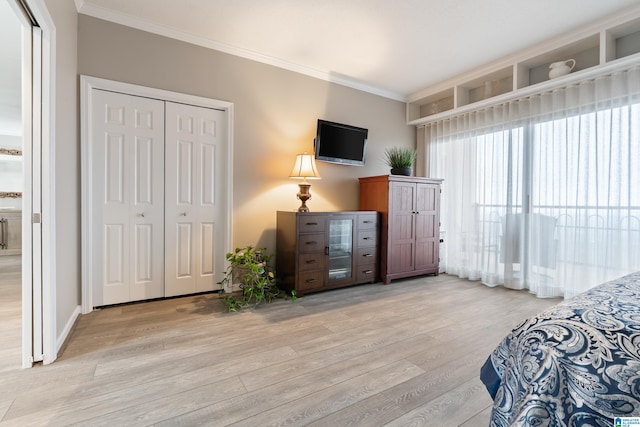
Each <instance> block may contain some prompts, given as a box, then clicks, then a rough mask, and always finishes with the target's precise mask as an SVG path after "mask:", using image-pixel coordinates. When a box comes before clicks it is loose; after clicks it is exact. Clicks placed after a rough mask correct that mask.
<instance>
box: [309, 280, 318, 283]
mask: <svg viewBox="0 0 640 427" xmlns="http://www.w3.org/2000/svg"><path fill="white" fill-rule="evenodd" d="M317 281H318V279H307V283H315V282H317Z"/></svg>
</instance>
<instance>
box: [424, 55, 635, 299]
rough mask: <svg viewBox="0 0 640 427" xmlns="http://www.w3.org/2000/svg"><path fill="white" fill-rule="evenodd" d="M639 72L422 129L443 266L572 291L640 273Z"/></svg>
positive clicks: (508, 282)
mask: <svg viewBox="0 0 640 427" xmlns="http://www.w3.org/2000/svg"><path fill="white" fill-rule="evenodd" d="M636 81H640V68H638V67H636V68H634V69H631V70H627V71H624V72H619V73H615V74H612V75H609V76H603V77H602V78H599V79H595V80H591V81H587V82H584V83H582V84H577V85H574V86H572V87H568V88H561V89H558V90H554V91H549V92H545V93H541V94H539V95H536V96H531V97H529V98H526V99H520V100H514V101H512V102H507V103H504V104H500V105H496V106H493V107H491V108H487V109H483V110H479V111H472V112H470V113H467V114H463V115H460V116H457V117H453V118H451V119H447V120H444V121H442V122H437V123H433V124H430V125H427V127H426V129H425V131H424V135H425V140H424V146H423V148H424V150H425V153H426V157H427V162H428V170H429V171H430V176H432V177H438V178H444V184H443V197H442V215H441V218H442V223H443V228H444V229H445V230H446V231H447V236H448V242H447V243H448V244H447V249H448V254H447V267H446V271H447V272H448V273H451V274H456V275H458V276H460V277H468V278H470V279H474V280H482V281H483V282H484V283H485V284H487V285H490V286H494V285H505V286H507V287H510V288H515V289H530V290H532V291H533V292H535V293H536V294H537V295H539V296H542V297H550V296H559V295H563V296H572V295H575V294H576V293H579V292H582V291H584V290H586V289H588V288H590V287H592V286H595V285H596V284H598V283H602V282H603V281H606V280H610V279H613V278H616V277H619V276H621V275H624V274H626V273H630V272H632V271H635V270H639V269H640V144H638V141H640V88H638V86H639V85H638V83H636Z"/></svg>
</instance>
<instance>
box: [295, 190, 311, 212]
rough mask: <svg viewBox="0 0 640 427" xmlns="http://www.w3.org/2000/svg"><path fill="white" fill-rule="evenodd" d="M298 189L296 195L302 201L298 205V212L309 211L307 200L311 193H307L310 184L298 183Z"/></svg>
mask: <svg viewBox="0 0 640 427" xmlns="http://www.w3.org/2000/svg"><path fill="white" fill-rule="evenodd" d="M298 187H299V188H300V191H299V192H298V194H297V196H298V199H299V200H300V201H301V202H302V204H301V205H300V207H299V208H298V212H309V208H308V207H307V200H309V199H310V198H311V193H309V188H311V184H306V183H302V184H298Z"/></svg>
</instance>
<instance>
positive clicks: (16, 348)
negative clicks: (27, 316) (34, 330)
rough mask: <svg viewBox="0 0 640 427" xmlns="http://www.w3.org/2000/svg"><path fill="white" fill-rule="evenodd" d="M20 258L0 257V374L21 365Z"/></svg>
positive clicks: (11, 256)
mask: <svg viewBox="0 0 640 427" xmlns="http://www.w3.org/2000/svg"><path fill="white" fill-rule="evenodd" d="M20 257H21V256H20V255H5V256H0V342H1V343H2V346H0V373H1V372H6V371H10V370H14V369H20V365H21V364H20V360H21V356H20V355H21V335H22V333H21V329H22V319H21V313H22V302H21V298H20V294H21V286H20V283H21V261H20Z"/></svg>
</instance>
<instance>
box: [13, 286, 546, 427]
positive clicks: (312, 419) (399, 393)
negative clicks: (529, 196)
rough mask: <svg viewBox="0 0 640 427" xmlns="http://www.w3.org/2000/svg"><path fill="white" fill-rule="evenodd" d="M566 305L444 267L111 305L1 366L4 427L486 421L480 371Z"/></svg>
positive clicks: (472, 424) (471, 425) (474, 424)
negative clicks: (252, 305)
mask: <svg viewBox="0 0 640 427" xmlns="http://www.w3.org/2000/svg"><path fill="white" fill-rule="evenodd" d="M557 302H558V300H542V299H537V298H535V297H534V296H533V295H531V294H528V293H526V292H521V291H510V290H506V289H503V288H488V287H485V286H483V285H481V284H479V283H477V282H468V281H465V280H459V279H457V278H453V277H451V276H448V275H440V276H438V277H433V276H431V277H423V278H419V279H411V280H403V281H396V282H393V283H392V284H391V285H388V286H384V285H382V284H374V285H362V286H356V287H352V288H346V289H341V290H334V291H329V292H324V293H319V294H313V295H309V296H306V297H304V298H303V299H301V300H299V301H297V302H291V301H282V300H280V301H277V302H275V303H272V304H270V305H266V306H261V307H259V308H258V309H255V310H251V311H247V312H243V313H238V314H230V313H225V311H224V308H223V305H222V303H221V301H220V300H219V299H217V296H216V295H215V294H213V295H206V296H195V297H186V298H179V299H170V300H164V301H156V302H149V303H142V304H132V305H125V306H118V307H111V308H107V309H103V310H99V311H95V312H93V313H91V314H89V315H86V316H83V317H81V318H80V320H79V322H78V324H77V327H76V329H75V330H74V332H73V333H72V336H71V339H70V342H69V344H68V346H67V348H66V349H65V351H64V353H63V354H62V355H61V357H60V358H59V359H58V361H57V362H56V363H54V364H52V365H48V366H39V367H34V368H32V369H26V370H12V371H10V372H4V373H2V374H0V420H1V421H0V426H5V425H6V426H21V427H22V426H30V425H53V426H60V425H70V424H73V425H87V426H101V425H105V426H107V425H108V426H134V425H141V426H146V425H159V426H165V425H166V426H174V425H183V426H192V425H213V426H226V425H233V426H275V425H278V426H284V425H292V426H302V425H313V426H349V425H354V426H355V425H358V426H383V425H385V426H407V425H413V426H438V427H441V426H466V427H478V426H486V425H487V424H488V419H489V413H490V406H491V403H492V402H491V399H490V398H489V395H488V393H487V392H486V390H485V389H484V386H483V385H482V384H481V382H480V380H479V371H480V367H481V366H482V364H483V363H484V361H485V359H486V358H487V356H488V354H489V353H490V351H491V350H492V349H493V347H495V346H496V345H497V344H498V342H499V341H500V340H501V339H502V337H503V336H504V335H505V334H507V333H508V332H509V330H510V329H511V328H512V327H513V326H515V324H516V323H518V322H519V321H520V320H522V319H524V318H525V317H527V316H529V315H532V314H534V313H537V312H538V311H540V310H542V309H544V308H546V307H548V306H550V305H552V304H555V303H557Z"/></svg>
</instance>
